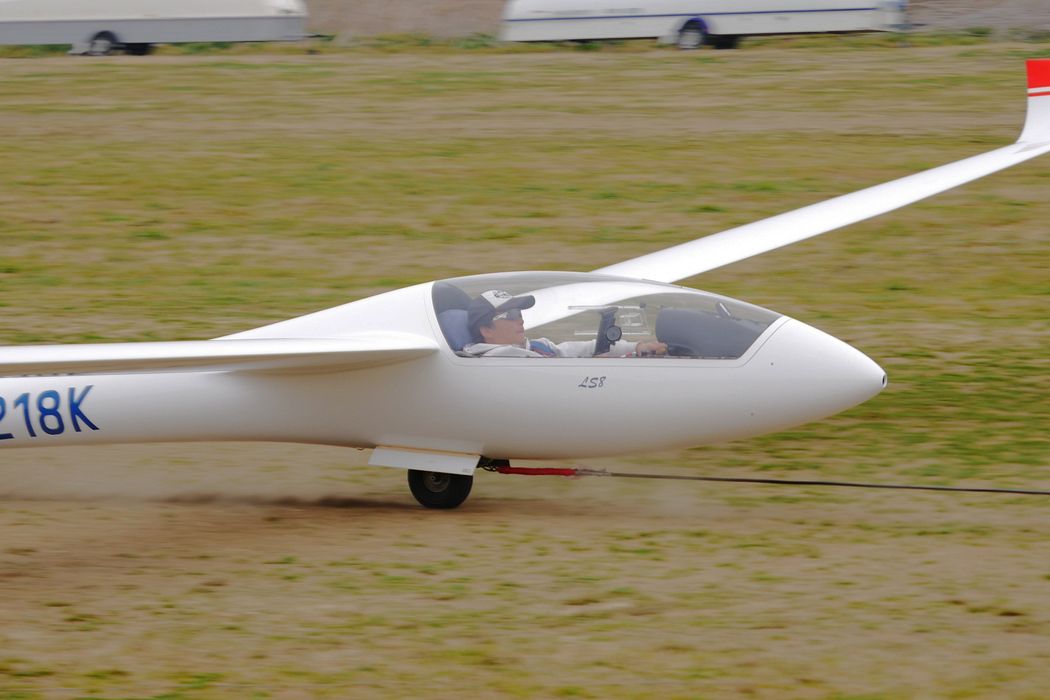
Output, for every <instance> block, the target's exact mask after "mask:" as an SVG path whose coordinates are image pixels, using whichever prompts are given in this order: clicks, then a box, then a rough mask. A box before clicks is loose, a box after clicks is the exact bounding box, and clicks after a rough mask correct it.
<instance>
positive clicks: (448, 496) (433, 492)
mask: <svg viewBox="0 0 1050 700" xmlns="http://www.w3.org/2000/svg"><path fill="white" fill-rule="evenodd" d="M473 486H474V477H473V476H464V475H462V474H442V473H441V472H424V471H420V470H418V469H409V470H408V488H410V489H411V490H412V495H413V496H415V497H416V500H417V501H419V504H420V505H421V506H425V507H427V508H440V509H443V510H448V509H451V508H456V507H457V506H459V505H460V504H461V503H463V501H465V500H467V496H469V495H470V489H471V487H473Z"/></svg>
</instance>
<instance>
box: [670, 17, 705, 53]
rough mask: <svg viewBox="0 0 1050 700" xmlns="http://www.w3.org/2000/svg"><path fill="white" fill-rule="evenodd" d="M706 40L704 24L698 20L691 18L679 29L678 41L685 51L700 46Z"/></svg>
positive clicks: (679, 46)
mask: <svg viewBox="0 0 1050 700" xmlns="http://www.w3.org/2000/svg"><path fill="white" fill-rule="evenodd" d="M706 41H707V32H705V31H704V25H703V24H702V23H700V22H698V21H697V20H690V21H688V22H686V23H685V24H684V25H682V28H681V29H680V30H679V31H678V41H677V42H676V43H677V45H678V48H680V49H682V50H683V51H691V50H693V49H698V48H700V47H701V46H703V45H704V43H705V42H706Z"/></svg>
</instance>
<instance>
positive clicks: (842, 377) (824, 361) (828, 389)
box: [755, 319, 886, 420]
mask: <svg viewBox="0 0 1050 700" xmlns="http://www.w3.org/2000/svg"><path fill="white" fill-rule="evenodd" d="M755 359H756V360H758V361H760V362H762V363H763V364H764V365H765V367H764V368H763V369H764V370H766V371H768V376H769V378H770V381H771V382H772V383H773V385H774V386H775V387H776V388H777V389H778V390H779V391H777V394H779V395H780V397H781V398H782V400H783V401H784V402H785V404H786V405H788V406H790V407H791V410H792V411H793V412H795V413H796V417H798V418H801V419H803V420H815V419H816V418H823V417H824V416H828V415H831V414H834V413H838V412H839V411H844V410H846V409H847V408H850V407H852V406H856V405H857V404H859V403H863V402H864V401H867V400H868V399H870V398H871V397H872V396H875V395H876V394H878V393H879V392H880V391H882V390H883V388H885V386H886V372H885V371H884V370H883V369H882V367H879V365H878V364H876V363H875V362H874V361H873V360H872V359H871V358H870V357H868V356H867V355H865V354H864V353H862V352H861V351H860V350H857V349H856V348H854V347H853V346H851V345H848V344H847V343H844V342H842V341H841V340H839V339H838V338H835V337H834V336H831V335H828V334H827V333H825V332H823V331H820V330H817V329H816V328H813V327H812V326H808V325H806V324H805V323H802V322H801V321H796V320H794V319H791V320H789V321H788V322H787V323H785V324H784V325H783V326H781V327H780V328H779V329H777V331H776V333H774V334H773V336H772V337H771V338H770V339H769V341H768V342H767V343H766V344H765V345H764V346H763V347H762V349H761V351H760V352H759V353H758V355H757V356H756V358H755Z"/></svg>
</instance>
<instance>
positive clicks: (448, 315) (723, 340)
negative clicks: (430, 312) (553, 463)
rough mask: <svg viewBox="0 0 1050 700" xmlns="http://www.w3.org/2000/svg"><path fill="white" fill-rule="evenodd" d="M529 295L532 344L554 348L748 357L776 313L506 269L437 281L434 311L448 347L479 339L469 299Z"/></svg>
mask: <svg viewBox="0 0 1050 700" xmlns="http://www.w3.org/2000/svg"><path fill="white" fill-rule="evenodd" d="M495 289H498V290H503V291H506V292H508V293H510V294H511V295H512V296H522V295H531V296H533V297H535V300H536V303H535V305H534V306H532V307H531V308H527V309H524V310H523V311H522V318H523V320H524V322H525V330H526V333H527V335H528V337H529V338H530V339H538V338H547V339H549V340H550V341H552V342H553V343H555V344H559V343H565V342H568V341H588V340H595V341H596V350H595V353H594V354H596V355H601V354H603V350H604V351H607V350H608V347H609V345H610V344H611V343H615V342H616V341H617V340H619V339H620V338H622V340H624V341H646V340H653V339H655V340H659V341H660V342H663V343H666V344H667V356H668V357H686V358H704V359H735V358H738V357H740V356H741V355H743V354H744V353H745V352H747V350H748V348H750V347H751V346H752V345H753V344H754V342H755V341H756V340H757V339H758V337H759V336H760V335H762V332H763V331H765V329H766V328H768V327H769V325H770V324H771V323H773V321H775V320H776V319H778V318H779V317H780V315H779V314H777V313H775V312H773V311H769V310H768V309H763V308H761V307H758V306H754V305H752V304H748V303H745V302H742V301H737V300H736V299H730V298H729V297H723V296H719V295H716V294H710V293H708V292H701V291H697V290H694V289H689V288H686V287H678V286H675V285H670V284H662V283H657V282H646V281H642V280H633V279H626V278H620V277H612V276H606V275H596V274H591V273H582V272H505V273H497V274H490V275H474V276H471V277H457V278H454V279H448V280H442V281H440V282H435V283H434V287H433V300H434V311H435V313H436V314H437V317H438V321H439V323H440V325H441V330H442V332H443V333H444V335H445V339H446V340H447V341H448V343H449V345H450V347H451V348H452V349H453V350H454V351H456V352H457V353H460V354H463V352H462V351H463V348H464V347H465V346H468V345H470V344H471V343H476V342H479V341H480V340H481V339H480V338H478V337H476V336H473V337H472V334H471V330H470V328H469V326H468V321H467V309H468V308H469V306H470V302H471V301H472V300H473V299H475V298H477V297H478V296H480V295H481V294H482V293H483V292H486V291H489V290H495Z"/></svg>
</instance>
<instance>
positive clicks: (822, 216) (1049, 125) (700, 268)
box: [594, 59, 1050, 282]
mask: <svg viewBox="0 0 1050 700" xmlns="http://www.w3.org/2000/svg"><path fill="white" fill-rule="evenodd" d="M1047 152H1050V59H1039V60H1031V61H1028V114H1027V118H1026V119H1025V127H1024V130H1023V131H1022V133H1021V138H1020V139H1019V140H1018V141H1017V143H1014V144H1011V145H1009V146H1005V147H1003V148H998V149H996V150H994V151H989V152H987V153H982V154H981V155H977V156H973V157H971V158H966V159H964V160H960V161H956V162H954V163H949V164H948V165H942V166H940V167H937V168H932V169H930V170H926V171H924V172H921V173H917V174H915V175H909V176H907V177H903V178H900V179H899V180H892V181H891V182H887V183H884V184H881V185H876V186H874V187H869V188H867V189H864V190H860V191H859V192H853V193H852V194H847V195H843V196H841V197H835V198H834V199H829V200H827V201H824V202H820V203H819V204H812V205H810V206H807V207H803V208H801V209H796V210H794V211H790V212H787V213H786V214H779V215H777V216H773V217H770V218H768V219H762V220H761V221H756V222H754V223H751V224H746V225H744V226H738V227H736V228H731V229H728V230H726V231H722V232H721V233H716V234H713V235H710V236H707V237H705V238H700V239H698V240H695V241H690V242H689V243H683V244H681V245H677V246H674V247H671V248H666V249H664V250H661V251H657V252H655V253H650V254H648V255H643V256H641V257H638V258H634V259H632V260H627V261H625V262H621V263H617V264H615V265H609V266H608V267H603V268H600V269H597V270H594V272H601V273H606V274H610V275H620V276H622V277H634V278H637V279H648V280H654V281H657V282H677V281H678V280H682V279H685V278H687V277H692V276H693V275H698V274H700V273H701V272H707V271H708V270H713V269H715V268H717V267H721V266H723V265H728V264H729V263H733V262H737V261H738V260H744V259H745V258H749V257H751V256H754V255H759V254H760V253H765V252H767V251H770V250H774V249H776V248H780V247H782V246H786V245H789V244H791V243H797V242H799V241H802V240H805V239H807V238H811V237H813V236H819V235H820V234H822V233H827V232H828V231H832V230H834V229H837V228H840V227H842V226H847V225H849V224H853V223H856V222H858V221H863V220H864V219H868V218H871V217H873V216H877V215H879V214H884V213H886V212H888V211H893V210H894V209H898V208H900V207H903V206H905V205H907V204H911V203H913V202H917V201H919V200H920V199H924V198H926V197H929V196H931V195H934V194H937V193H939V192H944V191H945V190H949V189H951V188H953V187H958V186H959V185H962V184H963V183H966V182H970V181H971V180H976V179H978V178H980V177H984V176H985V175H989V174H991V173H994V172H996V171H998V170H1002V169H1004V168H1009V167H1010V166H1012V165H1017V164H1018V163H1023V162H1024V161H1026V160H1028V159H1029V158H1035V157H1036V156H1040V155H1042V154H1044V153H1047Z"/></svg>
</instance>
